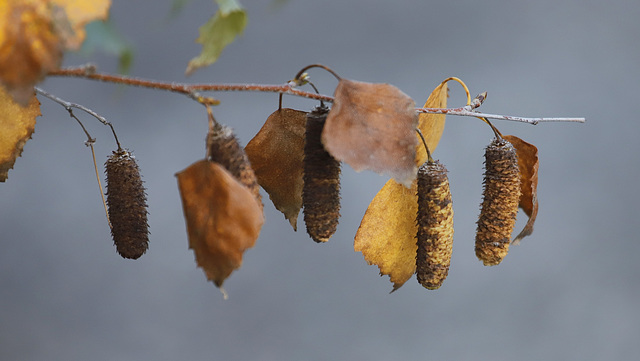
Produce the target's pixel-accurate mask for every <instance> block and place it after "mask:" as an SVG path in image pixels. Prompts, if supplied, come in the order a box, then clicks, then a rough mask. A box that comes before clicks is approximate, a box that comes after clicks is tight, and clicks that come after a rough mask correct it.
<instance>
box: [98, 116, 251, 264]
mask: <svg viewBox="0 0 640 361" xmlns="http://www.w3.org/2000/svg"><path fill="white" fill-rule="evenodd" d="M207 148H208V154H209V159H208V160H209V161H211V162H216V163H218V164H220V165H222V166H223V167H224V168H225V169H226V170H227V171H229V173H231V175H232V176H234V177H235V178H236V179H237V180H238V181H240V183H242V184H243V185H244V186H246V187H247V188H248V189H249V190H250V191H251V193H252V194H253V195H254V197H255V198H256V200H257V201H258V204H259V205H260V206H262V200H261V197H260V186H259V185H258V182H257V180H256V176H255V174H254V172H253V170H252V169H251V165H250V164H249V160H248V159H247V155H246V154H245V152H244V150H243V148H242V147H241V146H240V144H239V143H238V139H237V138H236V137H235V135H234V134H233V131H232V130H231V128H229V127H226V126H222V125H219V124H217V123H216V124H215V125H214V126H213V127H212V129H211V130H210V131H209V133H208V134H207ZM105 173H106V179H107V200H106V202H107V206H108V215H109V223H110V226H111V236H112V238H113V242H114V244H115V246H116V251H117V252H118V254H120V256H122V257H123V258H129V259H137V258H139V257H140V256H142V255H143V254H144V253H145V252H146V251H147V249H148V248H149V226H148V223H147V214H148V212H147V197H146V192H145V188H144V185H143V182H142V179H141V176H140V169H139V168H138V165H137V163H136V161H135V158H134V157H133V155H132V154H131V153H130V152H129V151H128V150H126V149H122V148H120V149H118V150H117V151H114V152H113V153H112V154H111V156H109V158H108V159H107V161H106V163H105Z"/></svg>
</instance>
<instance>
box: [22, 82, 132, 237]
mask: <svg viewBox="0 0 640 361" xmlns="http://www.w3.org/2000/svg"><path fill="white" fill-rule="evenodd" d="M34 89H35V91H36V93H38V94H41V95H42V96H44V97H47V98H49V99H50V100H52V101H54V102H56V103H58V104H60V105H62V106H63V107H64V108H65V109H66V110H67V112H69V116H70V117H71V118H73V119H75V120H76V122H78V124H79V125H80V127H81V128H82V131H84V134H85V135H86V136H87V141H86V142H84V144H85V145H86V146H87V147H89V148H91V156H92V158H93V168H94V170H95V172H96V179H97V180H98V188H99V189H100V197H102V205H103V206H104V212H105V214H106V215H107V224H108V225H109V228H113V226H112V225H111V221H110V220H109V209H108V208H107V202H106V201H105V199H104V191H103V190H102V182H101V181H100V172H99V171H98V162H97V161H96V152H95V149H94V148H93V143H95V142H96V139H95V138H93V137H91V134H89V131H88V130H87V128H85V126H84V124H82V122H81V121H80V119H78V117H76V115H75V114H74V113H73V109H74V108H75V109H80V110H82V111H84V112H86V113H88V114H90V115H92V116H93V117H94V118H96V119H98V120H99V121H100V122H101V123H102V124H105V125H108V126H109V127H110V128H111V131H112V132H113V136H114V137H115V140H116V144H117V145H118V149H121V147H120V142H118V137H117V136H116V131H115V130H114V129H113V125H112V124H111V123H109V122H108V121H107V120H106V119H105V118H104V117H102V116H101V115H99V114H98V113H96V112H94V111H93V110H91V109H89V108H87V107H85V106H83V105H80V104H76V103H71V102H68V101H66V100H63V99H60V98H58V97H57V96H55V95H53V94H51V93H49V92H47V91H45V90H43V89H40V88H38V87H34Z"/></svg>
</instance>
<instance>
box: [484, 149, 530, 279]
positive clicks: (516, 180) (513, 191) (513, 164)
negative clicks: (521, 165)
mask: <svg viewBox="0 0 640 361" xmlns="http://www.w3.org/2000/svg"><path fill="white" fill-rule="evenodd" d="M483 183H484V191H483V200H482V205H481V211H480V217H479V218H478V228H477V231H476V256H477V257H478V259H480V260H481V261H482V263H484V265H485V266H494V265H497V264H499V263H500V262H501V261H502V259H503V258H504V257H505V256H506V255H507V253H508V252H509V244H510V242H511V232H512V231H513V226H514V225H515V222H516V215H517V214H518V203H519V201H520V171H519V169H518V156H517V154H516V150H515V148H514V147H513V145H512V144H511V143H509V142H508V141H507V140H505V139H502V138H496V139H494V140H493V141H492V142H491V144H490V145H489V146H488V147H487V149H486V150H485V173H484V182H483Z"/></svg>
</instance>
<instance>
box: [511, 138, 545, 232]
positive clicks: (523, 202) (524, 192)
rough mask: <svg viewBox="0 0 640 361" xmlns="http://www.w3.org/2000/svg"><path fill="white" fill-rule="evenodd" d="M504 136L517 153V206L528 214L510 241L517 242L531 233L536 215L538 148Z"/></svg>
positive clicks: (518, 139)
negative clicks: (518, 178) (521, 227)
mask: <svg viewBox="0 0 640 361" xmlns="http://www.w3.org/2000/svg"><path fill="white" fill-rule="evenodd" d="M504 138H505V139H506V140H508V141H509V142H510V143H511V144H513V146H514V147H515V148H516V153H517V154H518V168H520V204H519V206H520V208H522V210H523V211H524V213H526V214H527V216H529V220H528V221H527V224H526V225H525V226H524V228H523V229H522V231H521V232H520V233H519V234H518V236H516V238H514V240H513V241H512V243H514V244H518V243H519V242H520V241H521V240H522V239H523V238H524V237H526V236H528V235H530V234H531V233H533V224H534V223H535V221H536V217H537V216H538V193H537V192H538V167H539V162H538V148H536V146H535V145H533V144H531V143H527V142H525V141H524V140H522V139H520V138H518V137H516V136H515V135H505V136H504Z"/></svg>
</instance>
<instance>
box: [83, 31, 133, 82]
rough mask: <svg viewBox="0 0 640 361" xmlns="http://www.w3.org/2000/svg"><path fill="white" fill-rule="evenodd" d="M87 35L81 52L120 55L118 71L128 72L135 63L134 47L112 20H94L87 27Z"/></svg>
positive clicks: (85, 53) (86, 54)
mask: <svg viewBox="0 0 640 361" xmlns="http://www.w3.org/2000/svg"><path fill="white" fill-rule="evenodd" d="M85 29H86V31H87V37H86V38H85V40H84V43H83V44H82V48H81V49H80V53H82V54H84V55H85V56H88V55H90V54H92V53H94V52H96V51H99V52H103V53H106V54H108V55H112V56H117V57H118V71H119V72H120V73H123V74H127V73H128V72H129V69H130V68H131V64H132V63H133V48H132V47H131V45H129V43H128V42H127V41H126V40H125V38H124V37H123V36H122V35H121V34H120V33H119V32H118V30H117V29H116V28H115V27H114V25H113V23H111V22H110V21H93V22H91V23H89V24H87V26H86V27H85Z"/></svg>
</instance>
